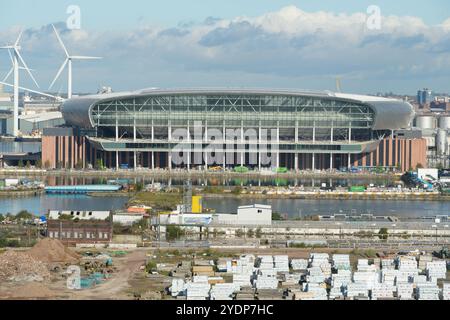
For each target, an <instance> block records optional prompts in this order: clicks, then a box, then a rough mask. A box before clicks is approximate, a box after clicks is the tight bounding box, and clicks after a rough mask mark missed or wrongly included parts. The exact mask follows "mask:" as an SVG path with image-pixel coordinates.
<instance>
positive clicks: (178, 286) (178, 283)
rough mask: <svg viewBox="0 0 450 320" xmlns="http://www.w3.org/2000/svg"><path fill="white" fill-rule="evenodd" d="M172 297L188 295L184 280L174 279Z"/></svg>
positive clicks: (171, 288)
mask: <svg viewBox="0 0 450 320" xmlns="http://www.w3.org/2000/svg"><path fill="white" fill-rule="evenodd" d="M169 291H170V293H171V295H172V297H177V296H183V295H185V294H186V284H185V282H184V280H183V279H180V278H172V286H171V287H170V288H169Z"/></svg>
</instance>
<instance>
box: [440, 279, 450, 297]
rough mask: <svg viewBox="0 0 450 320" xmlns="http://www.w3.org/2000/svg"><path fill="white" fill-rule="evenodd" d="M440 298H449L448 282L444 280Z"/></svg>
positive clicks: (449, 287)
mask: <svg viewBox="0 0 450 320" xmlns="http://www.w3.org/2000/svg"><path fill="white" fill-rule="evenodd" d="M442 300H450V282H444V284H443V286H442Z"/></svg>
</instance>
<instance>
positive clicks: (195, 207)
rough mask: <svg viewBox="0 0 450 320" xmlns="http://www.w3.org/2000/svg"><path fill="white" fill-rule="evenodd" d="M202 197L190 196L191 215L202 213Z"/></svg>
mask: <svg viewBox="0 0 450 320" xmlns="http://www.w3.org/2000/svg"><path fill="white" fill-rule="evenodd" d="M202 212H203V206H202V197H201V196H192V213H202Z"/></svg>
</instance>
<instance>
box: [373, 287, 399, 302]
mask: <svg viewBox="0 0 450 320" xmlns="http://www.w3.org/2000/svg"><path fill="white" fill-rule="evenodd" d="M396 291H397V289H396V287H395V286H394V285H392V284H387V283H376V284H375V285H374V287H373V288H372V300H379V299H387V298H388V299H393V298H394V292H396Z"/></svg>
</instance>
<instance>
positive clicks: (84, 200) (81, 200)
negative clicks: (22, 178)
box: [0, 194, 128, 214]
mask: <svg viewBox="0 0 450 320" xmlns="http://www.w3.org/2000/svg"><path fill="white" fill-rule="evenodd" d="M127 201H128V198H126V197H117V198H113V197H89V196H86V195H47V194H44V195H41V196H37V197H24V198H8V199H6V198H0V213H3V214H5V213H8V212H10V213H12V214H16V213H18V212H19V211H20V210H28V211H29V212H32V213H35V214H46V213H47V212H48V210H117V209H122V208H123V207H124V206H125V204H126V203H127Z"/></svg>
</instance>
